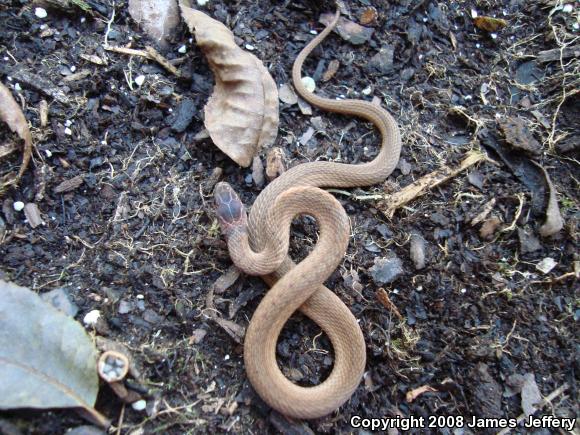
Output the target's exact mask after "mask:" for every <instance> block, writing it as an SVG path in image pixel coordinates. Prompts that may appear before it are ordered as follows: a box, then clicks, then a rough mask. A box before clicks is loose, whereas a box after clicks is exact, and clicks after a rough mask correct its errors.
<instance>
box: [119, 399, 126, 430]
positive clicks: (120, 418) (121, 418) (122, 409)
mask: <svg viewBox="0 0 580 435" xmlns="http://www.w3.org/2000/svg"><path fill="white" fill-rule="evenodd" d="M124 419H125V404H124V403H123V406H121V414H120V415H119V422H118V423H117V435H121V427H122V426H123V420H124Z"/></svg>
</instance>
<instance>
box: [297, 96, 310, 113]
mask: <svg viewBox="0 0 580 435" xmlns="http://www.w3.org/2000/svg"><path fill="white" fill-rule="evenodd" d="M298 108H299V109H300V112H301V113H302V114H303V115H306V116H310V115H312V106H311V105H310V104H308V102H307V101H305V100H303V99H302V98H298Z"/></svg>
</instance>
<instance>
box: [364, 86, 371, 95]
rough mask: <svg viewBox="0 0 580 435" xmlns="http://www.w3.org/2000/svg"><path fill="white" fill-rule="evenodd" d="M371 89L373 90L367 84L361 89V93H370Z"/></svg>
mask: <svg viewBox="0 0 580 435" xmlns="http://www.w3.org/2000/svg"><path fill="white" fill-rule="evenodd" d="M372 91H373V88H372V87H370V86H367V87H366V88H364V89H363V90H362V93H363V95H370V94H371V92H372Z"/></svg>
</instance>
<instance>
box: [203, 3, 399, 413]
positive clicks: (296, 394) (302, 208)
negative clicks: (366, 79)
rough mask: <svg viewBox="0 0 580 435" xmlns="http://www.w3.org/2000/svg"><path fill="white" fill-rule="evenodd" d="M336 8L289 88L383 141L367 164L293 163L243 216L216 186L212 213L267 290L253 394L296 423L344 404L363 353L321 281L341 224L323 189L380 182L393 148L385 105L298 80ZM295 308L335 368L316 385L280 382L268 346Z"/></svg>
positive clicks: (251, 334) (255, 336) (391, 163)
mask: <svg viewBox="0 0 580 435" xmlns="http://www.w3.org/2000/svg"><path fill="white" fill-rule="evenodd" d="M339 16H340V12H339V11H337V12H336V15H335V16H334V19H333V21H332V22H331V23H330V24H329V25H328V26H327V27H326V28H325V29H324V30H323V31H322V32H321V33H320V34H319V35H318V36H316V37H315V38H314V39H313V40H312V41H311V42H310V43H309V44H308V45H307V46H306V47H305V48H304V49H303V50H302V51H301V52H300V54H299V55H298V57H297V58H296V60H295V62H294V66H293V68H292V80H293V82H294V87H295V88H296V90H297V92H298V93H299V94H300V95H301V96H302V98H304V99H305V100H306V101H308V102H309V103H311V104H313V105H314V106H317V107H319V108H321V109H324V110H328V111H331V112H336V113H341V114H345V115H354V116H357V117H361V118H364V119H366V120H368V121H370V122H371V123H373V124H374V125H375V126H376V127H377V129H378V130H379V132H380V134H381V137H382V143H381V149H380V151H379V153H378V154H377V156H376V157H375V159H373V160H372V161H370V162H368V163H361V164H342V163H335V162H326V161H316V162H309V163H303V164H300V165H297V166H295V167H293V168H291V169H289V170H288V171H287V172H285V173H283V174H282V175H281V176H280V177H278V178H277V179H275V180H274V181H273V182H271V183H270V184H269V185H268V186H267V187H266V188H265V189H264V190H263V191H262V193H261V194H260V195H259V196H258V198H257V199H256V201H255V202H254V205H253V206H252V208H251V211H250V214H249V216H247V215H246V211H245V209H244V206H243V204H242V203H241V201H240V199H239V197H238V196H237V195H236V193H235V191H234V190H233V189H232V187H231V186H230V185H229V184H227V183H223V182H222V183H218V184H217V185H216V187H215V190H214V198H215V203H216V208H217V215H218V219H219V221H220V225H221V227H222V232H223V233H224V235H225V237H226V239H227V242H228V249H229V252H230V256H231V257H232V260H233V261H234V264H236V266H238V267H239V268H240V269H241V270H243V271H245V272H246V273H248V274H251V275H258V276H261V277H262V278H263V279H264V280H265V281H266V283H267V284H268V285H269V286H270V287H271V289H270V290H269V291H268V292H267V293H266V295H265V296H264V298H263V299H262V301H261V302H260V304H259V306H258V308H257V309H256V311H255V313H254V315H253V317H252V319H251V321H250V324H249V326H248V329H247V332H246V337H245V341H244V362H245V366H246V372H247V375H248V378H249V380H250V382H251V383H252V385H253V387H254V389H255V390H256V392H257V393H258V394H259V395H260V397H262V399H263V400H264V401H265V402H266V403H268V404H269V405H270V406H271V407H272V408H274V409H276V410H278V411H279V412H280V413H282V414H284V415H287V416H290V417H294V418H304V419H306V418H318V417H322V416H324V415H327V414H329V413H331V412H332V411H334V410H335V409H337V408H338V407H340V406H341V405H342V404H343V403H344V402H346V401H347V400H348V399H349V398H350V396H351V395H352V393H353V392H354V390H355V389H356V388H357V386H358V385H359V383H360V380H361V378H362V375H363V371H364V367H365V362H366V353H365V343H364V338H363V335H362V332H361V329H360V327H359V326H358V324H357V321H356V319H355V317H354V316H353V315H352V313H351V312H350V310H349V309H348V308H347V307H346V305H345V304H344V303H343V302H342V301H341V300H340V299H339V298H338V296H336V295H335V294H334V293H333V292H332V291H331V290H329V289H328V288H326V287H325V286H324V285H323V283H324V281H325V280H326V279H327V278H328V277H329V276H330V274H332V272H333V271H334V270H335V269H336V267H337V266H338V265H339V264H340V262H341V261H342V258H343V256H344V254H345V252H346V248H347V246H348V237H349V233H350V232H349V222H348V218H347V216H346V213H345V211H344V209H343V207H342V206H341V205H340V203H339V202H338V201H337V200H336V199H335V198H334V197H333V196H332V195H330V194H329V193H328V192H326V191H324V190H322V189H321V188H322V187H342V188H346V187H357V186H369V185H373V184H376V183H380V182H382V181H384V180H385V179H386V178H387V177H388V176H389V174H390V173H391V172H392V171H393V169H394V168H395V165H396V164H397V161H398V160H399V154H400V150H401V138H400V133H399V129H398V127H397V124H396V122H395V120H394V119H393V118H392V116H391V115H390V114H389V113H388V112H387V111H386V110H384V109H383V108H381V107H380V106H378V105H374V104H372V103H370V102H367V101H362V100H331V99H327V98H322V97H320V96H317V95H315V94H313V93H311V92H309V91H308V90H307V89H306V88H305V87H304V85H303V84H302V80H301V78H302V77H301V71H302V65H303V63H304V60H305V59H306V58H307V56H308V55H309V54H310V53H311V52H312V50H313V49H314V48H316V47H317V46H318V45H319V44H320V43H321V42H322V40H323V39H324V38H326V36H327V35H328V34H329V33H330V32H331V31H332V29H333V28H334V27H335V26H336V24H337V22H338V19H339ZM301 214H308V215H310V216H313V217H314V218H315V219H316V221H317V223H318V227H319V232H320V235H319V240H318V243H317V244H316V246H315V247H314V249H313V250H312V252H311V253H310V254H309V255H308V256H307V257H306V258H305V259H304V260H303V261H301V262H300V263H299V264H297V265H295V264H294V262H293V261H292V260H291V259H290V257H288V241H289V237H290V225H291V223H292V219H293V218H294V217H296V216H297V215H301ZM296 310H299V311H301V312H302V313H303V314H305V315H306V316H308V317H309V318H310V319H312V320H313V321H314V322H316V323H317V324H318V325H319V326H320V327H321V328H322V330H323V331H324V332H325V333H326V334H327V335H328V337H329V338H330V341H331V343H332V346H333V349H334V366H333V369H332V371H331V373H330V375H329V376H328V378H326V379H325V380H324V381H323V382H322V383H321V384H319V385H316V386H313V387H302V386H299V385H296V384H294V383H293V382H291V381H290V380H288V379H287V378H286V377H285V376H284V375H283V373H282V372H281V371H280V368H279V367H278V365H277V362H276V342H277V340H278V336H279V334H280V331H281V330H282V328H283V327H284V324H285V323H286V321H287V320H288V318H289V317H290V316H291V315H292V313H294V312H295V311H296Z"/></svg>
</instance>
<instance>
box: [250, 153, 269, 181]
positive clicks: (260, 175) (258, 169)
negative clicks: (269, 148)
mask: <svg viewBox="0 0 580 435" xmlns="http://www.w3.org/2000/svg"><path fill="white" fill-rule="evenodd" d="M252 178H253V180H254V183H255V184H256V186H258V187H262V186H263V185H264V181H266V180H265V179H264V164H263V163H262V159H261V158H260V156H255V157H254V159H253V160H252Z"/></svg>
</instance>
